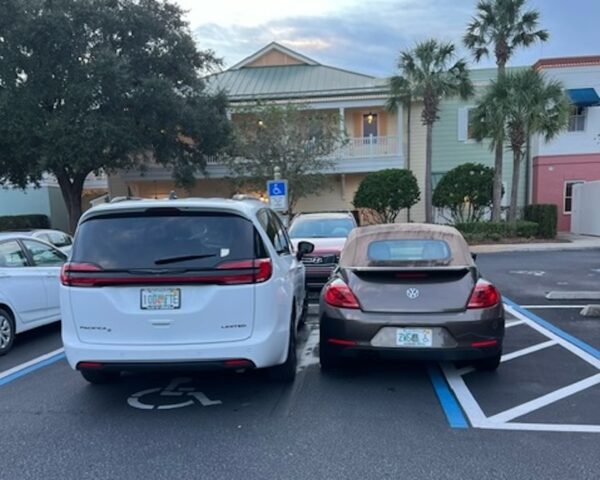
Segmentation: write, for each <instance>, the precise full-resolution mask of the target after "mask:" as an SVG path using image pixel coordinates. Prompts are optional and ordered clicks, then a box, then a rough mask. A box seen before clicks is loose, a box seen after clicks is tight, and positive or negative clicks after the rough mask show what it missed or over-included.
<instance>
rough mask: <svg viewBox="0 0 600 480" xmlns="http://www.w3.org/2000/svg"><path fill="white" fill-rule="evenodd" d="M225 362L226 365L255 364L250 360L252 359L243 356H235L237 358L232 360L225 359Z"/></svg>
mask: <svg viewBox="0 0 600 480" xmlns="http://www.w3.org/2000/svg"><path fill="white" fill-rule="evenodd" d="M223 364H224V365H225V366H226V367H240V368H241V367H253V366H254V364H253V363H252V362H251V361H250V360H246V359H243V358H239V359H237V358H235V359H231V360H225V361H224V362H223Z"/></svg>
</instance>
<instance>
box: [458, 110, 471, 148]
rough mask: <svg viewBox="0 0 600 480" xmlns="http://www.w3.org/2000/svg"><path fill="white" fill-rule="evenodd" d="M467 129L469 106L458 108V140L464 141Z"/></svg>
mask: <svg viewBox="0 0 600 480" xmlns="http://www.w3.org/2000/svg"><path fill="white" fill-rule="evenodd" d="M468 130H469V108H468V107H462V108H459V109H458V141H459V142H466V141H467V140H468V138H467V136H468Z"/></svg>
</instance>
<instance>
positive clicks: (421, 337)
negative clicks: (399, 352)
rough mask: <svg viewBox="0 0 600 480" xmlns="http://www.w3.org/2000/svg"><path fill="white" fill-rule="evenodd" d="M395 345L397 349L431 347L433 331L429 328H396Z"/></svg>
mask: <svg viewBox="0 0 600 480" xmlns="http://www.w3.org/2000/svg"><path fill="white" fill-rule="evenodd" d="M396 345H397V346H399V347H416V348H418V347H431V346H432V345H433V331H432V329H431V328H398V329H396Z"/></svg>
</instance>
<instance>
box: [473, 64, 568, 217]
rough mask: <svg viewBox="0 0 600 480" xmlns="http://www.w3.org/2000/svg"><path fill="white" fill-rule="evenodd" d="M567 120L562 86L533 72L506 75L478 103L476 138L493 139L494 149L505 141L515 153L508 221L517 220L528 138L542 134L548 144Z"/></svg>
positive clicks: (474, 128)
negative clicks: (500, 141)
mask: <svg viewBox="0 0 600 480" xmlns="http://www.w3.org/2000/svg"><path fill="white" fill-rule="evenodd" d="M568 119H569V101H568V99H567V97H566V96H565V93H564V87H563V86H562V84H561V83H560V82H558V81H546V79H545V78H544V76H543V75H542V74H541V73H539V72H538V71H536V70H533V69H526V70H520V71H518V72H515V73H507V74H505V75H504V76H503V77H502V78H500V79H498V80H497V81H496V82H493V83H492V85H491V86H490V87H489V88H488V90H487V92H486V94H485V95H484V96H483V98H482V99H481V101H480V102H479V104H478V106H477V108H476V109H475V115H474V120H473V134H474V137H475V138H476V139H477V140H482V139H483V138H486V137H487V138H490V139H491V147H492V148H496V146H497V143H498V138H503V139H506V140H507V141H508V144H509V148H510V150H511V151H512V154H513V176H512V185H511V191H510V209H509V212H508V219H509V221H513V222H514V221H515V220H516V218H517V198H518V193H519V183H520V174H521V160H522V158H523V152H524V149H525V145H526V143H527V139H528V137H529V136H530V135H541V136H543V137H544V138H545V140H546V141H549V140H551V139H552V138H554V137H555V136H556V135H558V134H559V133H560V132H561V131H562V130H563V129H565V128H566V126H567V123H568ZM500 130H502V135H499V131H500Z"/></svg>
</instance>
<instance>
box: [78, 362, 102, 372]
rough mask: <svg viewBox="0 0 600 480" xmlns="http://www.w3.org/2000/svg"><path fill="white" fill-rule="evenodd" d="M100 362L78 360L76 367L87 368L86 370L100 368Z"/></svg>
mask: <svg viewBox="0 0 600 480" xmlns="http://www.w3.org/2000/svg"><path fill="white" fill-rule="evenodd" d="M102 366H103V365H102V364H101V363H100V362H79V363H78V364H77V368H78V369H79V370H81V369H87V370H100V369H101V368H102Z"/></svg>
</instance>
